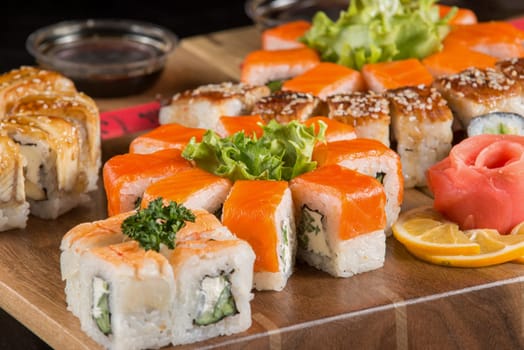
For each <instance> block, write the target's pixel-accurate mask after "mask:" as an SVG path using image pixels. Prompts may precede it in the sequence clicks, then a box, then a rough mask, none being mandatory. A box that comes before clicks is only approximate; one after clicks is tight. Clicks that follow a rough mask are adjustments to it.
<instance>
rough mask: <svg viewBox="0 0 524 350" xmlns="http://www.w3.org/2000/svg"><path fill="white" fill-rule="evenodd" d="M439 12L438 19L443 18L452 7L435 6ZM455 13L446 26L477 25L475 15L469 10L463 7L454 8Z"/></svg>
mask: <svg viewBox="0 0 524 350" xmlns="http://www.w3.org/2000/svg"><path fill="white" fill-rule="evenodd" d="M437 6H438V10H439V17H440V18H444V17H446V16H447V15H448V13H449V12H450V11H451V10H452V9H453V6H446V5H442V4H437ZM456 9H457V10H456V12H455V15H453V17H451V18H450V20H449V22H448V24H451V25H455V24H475V23H477V15H476V14H475V12H473V11H471V10H470V9H467V8H463V7H456Z"/></svg>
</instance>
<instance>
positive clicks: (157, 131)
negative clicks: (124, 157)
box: [129, 123, 206, 154]
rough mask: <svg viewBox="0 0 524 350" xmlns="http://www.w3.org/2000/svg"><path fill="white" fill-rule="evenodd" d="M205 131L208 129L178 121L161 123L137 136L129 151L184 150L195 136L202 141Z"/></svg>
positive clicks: (142, 152) (141, 152) (198, 140)
mask: <svg viewBox="0 0 524 350" xmlns="http://www.w3.org/2000/svg"><path fill="white" fill-rule="evenodd" d="M205 132H206V129H200V128H190V127H187V126H183V125H180V124H176V123H173V124H166V125H160V126H158V127H156V128H154V129H153V130H151V131H148V132H146V133H144V134H142V135H139V136H137V137H135V138H134V139H133V141H131V143H130V145H129V152H130V153H140V154H147V153H153V152H156V151H160V150H164V149H172V148H173V149H179V150H183V149H184V147H186V145H187V144H188V143H189V141H190V140H191V138H193V137H194V138H195V140H196V141H197V142H200V141H201V140H202V136H204V133H205Z"/></svg>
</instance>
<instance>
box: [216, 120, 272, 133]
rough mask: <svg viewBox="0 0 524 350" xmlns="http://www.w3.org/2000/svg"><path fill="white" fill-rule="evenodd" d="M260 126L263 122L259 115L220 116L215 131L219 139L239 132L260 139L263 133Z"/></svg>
mask: <svg viewBox="0 0 524 350" xmlns="http://www.w3.org/2000/svg"><path fill="white" fill-rule="evenodd" d="M262 125H264V120H262V118H261V117H260V116H259V115H245V116H237V117H230V116H222V117H220V119H219V120H218V124H217V125H216V128H215V131H216V133H217V134H219V135H220V136H221V137H228V136H231V135H233V134H235V133H237V132H239V131H243V132H244V134H246V135H247V136H253V135H256V136H257V137H260V136H262V134H263V132H264V130H263V129H262Z"/></svg>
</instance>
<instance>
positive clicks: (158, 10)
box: [0, 0, 524, 350]
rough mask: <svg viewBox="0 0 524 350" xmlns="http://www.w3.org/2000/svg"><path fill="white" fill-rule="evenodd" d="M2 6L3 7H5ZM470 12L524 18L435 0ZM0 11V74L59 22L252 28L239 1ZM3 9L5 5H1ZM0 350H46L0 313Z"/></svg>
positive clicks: (501, 2) (509, 5) (503, 1)
mask: <svg viewBox="0 0 524 350" xmlns="http://www.w3.org/2000/svg"><path fill="white" fill-rule="evenodd" d="M6 2H7V4H6ZM441 3H446V4H456V5H458V6H461V7H468V8H471V9H473V10H474V11H475V12H476V14H477V16H478V18H479V20H481V21H486V20H497V19H505V18H510V17H515V16H517V15H523V14H524V1H522V0H498V1H497V0H470V1H465V0H462V1H461V0H459V1H441ZM2 5H3V6H2V11H0V72H5V71H7V70H10V69H13V68H17V67H19V66H20V65H30V64H34V60H33V58H32V57H31V56H30V55H29V54H28V53H27V51H26V49H25V40H26V38H27V36H28V35H29V34H30V33H31V32H33V31H35V30H36V29H38V28H40V27H43V26H46V25H50V24H54V23H56V22H59V21H63V20H73V19H87V18H126V19H135V20H142V21H148V22H152V23H155V24H158V25H162V26H164V27H167V28H169V29H171V30H172V31H173V32H174V33H176V34H177V35H178V37H179V38H181V39H183V38H185V37H188V36H192V35H198V34H203V33H207V32H211V31H217V30H224V29H227V28H233V27H240V26H245V25H250V24H252V21H251V19H250V18H249V17H248V16H247V15H246V13H245V9H244V0H242V1H241V0H226V1H206V0H198V1H197V0H183V1H180V0H170V1H157V0H142V1H137V0H129V1H115V0H104V1H100V0H88V1H69V2H68V3H67V5H64V4H63V3H62V1H61V2H58V3H56V2H52V1H51V0H47V1H46V0H40V1H35V0H23V1H13V0H4V1H3V2H2ZM6 5H7V6H6ZM0 349H2V350H9V349H28V350H31V349H48V347H47V346H46V345H45V343H43V342H42V341H40V340H39V339H38V338H37V337H36V336H34V335H32V333H31V332H29V331H28V330H27V329H25V328H24V327H23V326H21V325H20V324H19V323H18V322H17V321H15V320H14V319H12V318H11V317H10V316H9V315H7V314H6V313H5V312H4V311H2V310H1V309H0Z"/></svg>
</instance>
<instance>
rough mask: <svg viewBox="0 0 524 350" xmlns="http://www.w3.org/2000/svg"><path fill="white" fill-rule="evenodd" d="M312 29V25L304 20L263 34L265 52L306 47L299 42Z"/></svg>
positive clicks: (286, 24) (280, 26) (267, 30)
mask: <svg viewBox="0 0 524 350" xmlns="http://www.w3.org/2000/svg"><path fill="white" fill-rule="evenodd" d="M309 28H311V23H310V22H308V21H304V20H298V21H291V22H287V23H284V24H281V25H278V26H276V27H273V28H269V29H266V30H264V31H263V32H262V49H263V50H283V49H296V48H300V47H305V45H304V44H303V43H301V42H300V41H298V39H299V38H300V37H302V36H303V35H304V34H305V33H306V32H307V31H308V30H309Z"/></svg>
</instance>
